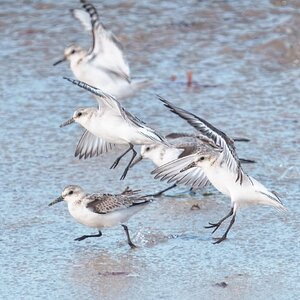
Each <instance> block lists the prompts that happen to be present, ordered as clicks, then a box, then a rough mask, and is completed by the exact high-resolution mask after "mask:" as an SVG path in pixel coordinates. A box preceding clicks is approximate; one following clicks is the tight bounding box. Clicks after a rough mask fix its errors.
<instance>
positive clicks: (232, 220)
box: [213, 214, 235, 244]
mask: <svg viewBox="0 0 300 300" xmlns="http://www.w3.org/2000/svg"><path fill="white" fill-rule="evenodd" d="M234 221H235V214H234V215H233V216H232V219H231V221H230V224H229V226H228V228H227V230H226V231H225V233H224V234H223V236H222V237H221V238H219V239H218V240H217V241H216V242H214V243H213V244H219V243H221V242H223V241H224V240H226V238H227V234H228V232H229V230H230V228H231V227H232V225H233V223H234Z"/></svg>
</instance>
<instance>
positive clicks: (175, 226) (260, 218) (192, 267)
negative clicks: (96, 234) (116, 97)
mask: <svg viewBox="0 0 300 300" xmlns="http://www.w3.org/2000/svg"><path fill="white" fill-rule="evenodd" d="M93 3H94V5H95V6H96V7H97V8H98V11H99V14H100V15H101V19H102V21H103V22H104V23H105V24H106V25H107V27H109V28H111V29H112V30H113V31H114V32H115V33H116V34H117V35H118V36H119V38H120V40H121V41H122V43H123V44H124V46H125V48H126V54H127V56H128V60H129V62H130V66H131V69H132V74H133V76H143V77H148V78H151V79H152V81H153V84H152V86H150V87H147V88H146V89H144V90H143V91H140V92H139V93H138V94H136V95H134V96H133V97H131V98H129V99H127V100H125V101H123V105H124V106H125V107H126V108H127V109H128V110H130V111H131V112H133V113H134V114H136V115H137V116H138V117H140V118H141V119H143V120H144V121H146V122H147V123H148V124H151V125H152V126H154V127H155V128H157V129H159V130H160V131H161V132H162V133H164V134H167V133H170V132H172V131H179V132H182V131H192V128H190V127H189V126H188V125H187V124H186V123H185V122H184V121H183V120H180V119H179V118H178V117H176V116H175V115H173V114H172V113H171V112H169V111H168V110H167V109H166V108H164V107H163V105H162V104H161V103H160V102H159V101H158V100H157V97H156V96H155V95H156V94H160V95H162V96H164V97H165V98H167V99H169V100H170V101H172V102H173V103H175V104H176V105H178V106H181V107H183V108H185V109H187V110H189V111H192V112H194V113H195V114H197V115H199V116H202V117H203V118H205V119H207V120H208V121H210V122H211V123H212V124H214V125H215V126H217V127H218V128H220V129H222V130H223V131H225V132H226V133H227V134H228V135H229V136H231V137H237V136H238V137H247V138H249V139H251V142H249V143H244V144H238V145H237V150H238V153H239V155H240V156H241V157H245V158H251V159H255V160H256V161H257V163H256V164H253V165H245V166H244V169H245V170H246V171H247V172H248V173H249V174H251V175H252V176H253V177H255V178H257V179H258V180H260V181H261V182H262V183H264V184H265V185H266V186H267V187H268V188H269V189H271V190H276V191H277V193H278V194H279V195H280V196H281V198H282V200H283V202H284V204H285V206H286V207H287V208H288V213H287V214H285V215H284V214H280V213H277V212H276V211H275V210H274V209H272V208H270V207H251V208H247V209H244V210H241V211H239V212H238V216H237V220H236V223H235V224H234V227H233V228H232V230H231V232H230V233H229V237H228V240H226V241H225V242H223V243H221V244H219V245H213V244H212V242H213V241H214V240H213V237H218V236H220V234H221V233H222V232H223V231H224V230H225V228H226V227H225V226H223V227H222V228H220V229H219V233H218V232H216V233H215V234H214V235H213V236H212V235H211V232H210V230H207V229H205V228H204V226H205V225H207V223H208V222H212V221H217V220H218V219H220V218H221V217H222V216H224V215H225V214H226V213H227V212H228V210H229V208H230V201H229V199H228V198H227V197H226V196H224V195H222V194H220V193H219V192H217V191H216V190H214V189H213V188H212V187H209V188H206V189H205V190H203V191H199V192H197V193H196V195H190V194H189V193H188V192H187V190H188V189H187V188H185V187H181V188H180V189H177V190H173V191H170V192H168V193H167V195H166V196H164V197H161V198H159V199H157V200H155V201H154V202H153V203H151V204H150V205H149V206H148V207H147V208H146V209H144V210H143V211H141V212H140V213H139V214H138V215H136V216H134V217H133V218H132V219H131V220H130V221H129V222H128V225H129V228H130V231H131V234H132V239H133V241H134V242H135V243H136V244H137V245H138V246H139V247H138V249H136V250H131V249H130V248H129V247H128V245H127V244H126V240H125V236H124V232H123V230H122V228H121V227H115V228H111V229H107V230H103V237H101V238H98V239H97V238H94V239H87V240H85V241H82V242H75V241H74V238H76V237H78V236H81V235H83V234H90V233H93V229H90V228H87V227H84V226H82V225H80V224H78V223H76V222H75V220H73V219H72V218H71V216H70V215H69V213H68V210H67V207H66V205H65V203H60V204H57V205H56V206H53V207H48V206H47V205H48V203H49V202H50V201H52V200H53V199H54V198H56V197H57V196H59V195H60V193H61V191H62V189H63V188H64V186H66V185H68V184H79V185H81V186H82V187H83V188H84V189H85V190H86V191H88V192H95V191H99V192H106V193H118V192H120V191H122V190H123V189H124V188H125V187H126V186H130V187H132V188H134V189H141V190H142V192H143V193H146V194H148V193H151V192H154V191H158V190H159V189H162V188H164V187H166V186H167V185H166V183H162V182H159V181H156V180H154V179H153V176H152V175H150V171H151V170H153V167H154V166H153V164H152V163H151V162H150V161H144V162H143V163H140V164H139V165H137V166H136V167H135V168H133V169H132V170H130V172H129V174H128V176H127V178H126V180H124V181H119V177H120V176H121V173H122V171H123V168H124V166H125V164H126V160H127V159H128V157H127V158H126V159H125V160H124V161H123V162H122V163H121V165H120V166H118V167H117V168H116V169H115V170H110V169H109V166H110V165H111V163H112V162H113V160H114V159H115V158H116V156H117V154H118V152H116V151H115V152H111V153H108V154H105V155H103V156H101V157H98V158H93V159H89V160H78V159H76V158H75V157H74V149H75V146H76V143H77V141H78V139H79V137H80V134H81V132H82V128H80V127H79V125H73V126H70V127H66V128H63V129H60V128H59V124H61V123H62V122H63V121H65V120H66V119H67V118H69V117H70V116H71V115H72V113H73V111H74V110H75V109H76V108H78V107H82V106H93V105H96V103H95V101H94V99H93V98H92V97H91V95H90V94H88V93H87V92H85V91H82V90H80V89H79V88H77V87H75V86H73V85H72V84H70V83H68V82H66V81H65V80H63V79H62V77H63V76H70V77H73V75H72V73H71V71H70V69H69V66H68V64H67V63H65V64H61V65H59V66H57V67H53V66H52V64H53V63H54V62H55V61H56V60H58V59H59V58H61V57H62V55H63V50H64V48H65V47H66V46H67V45H69V44H70V43H72V42H74V41H76V42H78V43H80V44H81V45H83V46H86V47H88V45H89V42H90V39H89V36H88V35H87V34H86V33H84V32H83V30H82V28H81V26H80V24H79V23H78V22H77V21H76V20H73V19H72V16H71V15H70V13H69V9H71V8H76V7H78V8H79V7H80V4H79V1H66V0H62V1H50V0H43V1H30V0H27V1H25V0H24V1H14V2H13V1H1V3H0V10H1V19H0V29H1V35H2V38H1V45H2V46H1V49H0V55H1V64H0V71H1V72H0V73H1V111H2V113H1V118H0V125H1V126H0V131H1V132H0V140H1V174H2V175H1V178H2V180H1V182H0V192H1V217H0V218H1V223H0V224H1V225H0V226H1V233H0V243H1V255H0V274H1V275H0V296H1V299H56V298H60V299H132V300H134V299H299V295H300V287H299V281H300V255H299V252H300V251H299V245H300V238H299V230H300V223H299V213H300V208H299V200H300V199H299V179H300V160H299V152H300V147H299V142H300V135H299V129H300V126H299V110H300V104H299V102H300V101H299V92H300V91H299V87H300V78H299V77H300V76H299V75H300V70H299V66H300V33H299V28H300V3H299V1H296V0H295V1H292V0H286V1H281V0H261V1H255V5H253V3H254V2H253V1H250V0H249V1H246V0H242V1H238V0H236V1H234V0H233V1H225V0H224V1H222V0H218V1H217V0H216V1H213V0H203V1H196V0H188V1H185V2H184V3H183V2H182V1H179V0H176V1H129V0H124V1H122V0H115V1H96V0H95V1H94V2H93ZM187 72H192V74H193V84H192V86H187V84H186V73H187ZM205 192H211V193H212V194H211V195H210V196H204V195H203V194H204V193H205ZM193 204H198V206H199V208H200V209H195V210H191V207H192V205H193Z"/></svg>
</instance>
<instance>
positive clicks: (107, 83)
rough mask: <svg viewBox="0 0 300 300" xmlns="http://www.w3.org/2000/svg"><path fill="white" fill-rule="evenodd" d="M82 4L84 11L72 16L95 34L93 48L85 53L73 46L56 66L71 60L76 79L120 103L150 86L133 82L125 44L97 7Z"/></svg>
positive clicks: (144, 82)
mask: <svg viewBox="0 0 300 300" xmlns="http://www.w3.org/2000/svg"><path fill="white" fill-rule="evenodd" d="M81 3H82V6H83V8H84V9H85V11H84V10H81V9H74V10H72V14H73V16H74V17H75V18H77V19H78V20H79V21H80V22H81V23H82V25H83V26H84V28H85V29H86V30H88V31H90V32H91V33H92V37H93V42H92V46H91V48H90V49H89V50H88V51H86V50H84V49H82V48H81V47H80V46H78V45H71V46H69V47H67V48H66V49H65V51H64V57H63V58H62V59H60V60H58V61H57V62H55V63H54V65H57V64H59V63H61V62H63V61H66V60H68V61H69V62H70V67H71V70H72V72H73V74H74V75H75V77H76V78H77V79H79V80H80V81H83V82H86V83H88V84H89V85H92V86H95V87H97V88H100V89H102V90H103V91H104V92H106V93H108V94H111V95H113V96H115V97H117V98H118V99H121V98H124V97H127V96H129V95H131V94H132V93H133V92H134V91H135V90H137V89H139V88H142V87H143V86H145V85H147V83H148V81H145V80H131V77H130V69H129V65H128V62H127V60H126V58H125V56H124V53H123V46H122V44H121V43H120V42H119V40H118V39H117V38H116V36H115V35H114V34H113V33H112V32H110V31H109V30H107V29H106V28H105V26H104V25H103V24H102V23H101V22H100V20H99V16H98V13H97V10H96V9H95V7H94V6H93V5H92V4H90V3H88V2H87V1H84V0H81Z"/></svg>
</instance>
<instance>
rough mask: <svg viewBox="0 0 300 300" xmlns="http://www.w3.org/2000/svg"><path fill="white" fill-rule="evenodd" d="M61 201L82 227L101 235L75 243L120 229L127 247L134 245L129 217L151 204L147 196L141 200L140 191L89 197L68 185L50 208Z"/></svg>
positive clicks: (99, 194) (80, 189)
mask: <svg viewBox="0 0 300 300" xmlns="http://www.w3.org/2000/svg"><path fill="white" fill-rule="evenodd" d="M61 201H66V202H67V203H68V209H69V213H70V214H71V216H72V217H73V218H74V219H75V220H76V221H77V222H79V223H81V224H83V225H85V226H88V227H92V228H97V229H98V234H92V235H83V236H81V237H79V238H76V239H75V241H82V240H84V239H86V238H90V237H100V236H102V232H101V229H102V228H107V227H112V226H115V225H121V226H122V227H123V228H124V230H125V233H126V236H127V242H128V245H129V246H130V247H131V248H135V247H136V246H135V245H134V244H133V243H132V241H131V238H130V235H129V231H128V227H127V225H125V224H124V223H126V222H127V221H128V220H129V218H130V217H132V216H133V215H134V214H136V213H137V212H139V211H140V210H141V209H143V208H144V207H145V206H146V204H148V203H149V202H150V200H148V199H147V198H145V197H144V196H139V195H138V191H132V190H130V189H128V188H127V189H125V191H124V192H123V193H121V194H117V195H112V194H101V193H94V194H86V193H85V192H84V190H83V189H82V188H81V187H80V186H78V185H68V186H67V187H65V188H64V190H63V192H62V194H61V196H60V197H58V198H57V199H55V200H54V201H52V202H51V203H50V204H49V206H51V205H53V204H56V203H58V202H61Z"/></svg>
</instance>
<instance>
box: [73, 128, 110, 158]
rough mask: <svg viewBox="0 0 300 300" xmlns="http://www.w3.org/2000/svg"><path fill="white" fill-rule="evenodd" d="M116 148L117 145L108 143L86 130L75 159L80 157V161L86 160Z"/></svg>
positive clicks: (77, 148)
mask: <svg viewBox="0 0 300 300" xmlns="http://www.w3.org/2000/svg"><path fill="white" fill-rule="evenodd" d="M114 146H115V144H111V143H108V142H106V141H105V140H103V139H101V138H99V137H96V136H94V135H93V134H92V133H90V132H89V131H87V130H85V131H84V133H83V134H82V136H81V138H80V140H79V142H78V144H77V147H76V150H75V157H77V156H78V158H79V159H81V158H84V159H86V158H89V157H94V156H98V155H100V154H102V153H105V152H108V151H109V150H110V149H112V148H113V147H114Z"/></svg>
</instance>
